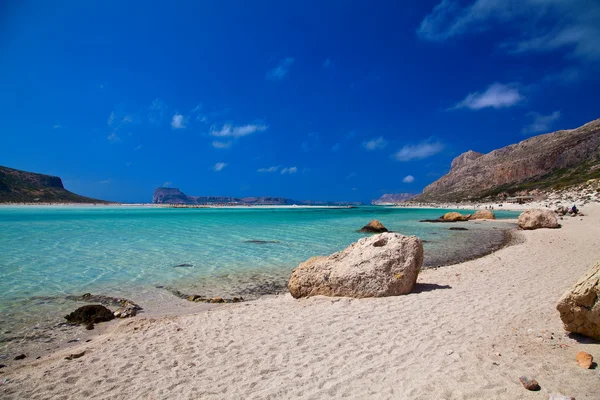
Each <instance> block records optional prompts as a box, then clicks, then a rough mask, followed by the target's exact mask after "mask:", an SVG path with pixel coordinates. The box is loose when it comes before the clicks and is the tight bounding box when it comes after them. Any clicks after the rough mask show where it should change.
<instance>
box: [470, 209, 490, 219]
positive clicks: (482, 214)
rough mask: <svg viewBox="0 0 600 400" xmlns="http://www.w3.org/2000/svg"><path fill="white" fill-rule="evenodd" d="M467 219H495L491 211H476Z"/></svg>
mask: <svg viewBox="0 0 600 400" xmlns="http://www.w3.org/2000/svg"><path fill="white" fill-rule="evenodd" d="M469 219H496V215H495V214H494V213H493V211H491V210H477V211H475V213H474V214H473V215H471V218H469Z"/></svg>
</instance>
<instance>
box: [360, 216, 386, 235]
mask: <svg viewBox="0 0 600 400" xmlns="http://www.w3.org/2000/svg"><path fill="white" fill-rule="evenodd" d="M387 231H388V230H387V228H386V227H385V226H383V224H382V223H381V222H379V221H377V220H376V219H374V220H373V221H371V222H369V223H368V224H367V225H365V226H363V227H362V228H360V231H359V232H364V233H383V232H387Z"/></svg>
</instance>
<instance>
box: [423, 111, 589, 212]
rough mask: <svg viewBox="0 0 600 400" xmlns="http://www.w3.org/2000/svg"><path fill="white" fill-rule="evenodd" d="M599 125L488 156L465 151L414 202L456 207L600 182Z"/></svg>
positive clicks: (537, 138)
mask: <svg viewBox="0 0 600 400" xmlns="http://www.w3.org/2000/svg"><path fill="white" fill-rule="evenodd" d="M599 149H600V119H598V120H595V121H592V122H590V123H588V124H586V125H584V126H582V127H580V128H577V129H574V130H563V131H557V132H553V133H548V134H544V135H539V136H535V137H532V138H530V139H527V140H524V141H522V142H520V143H517V144H513V145H510V146H507V147H503V148H501V149H498V150H494V151H492V152H491V153H488V154H481V153H476V152H473V151H468V152H466V153H464V154H461V155H460V156H458V157H456V158H455V159H454V161H452V168H451V170H450V172H449V173H448V174H446V175H445V176H443V177H442V178H440V179H438V180H437V181H435V182H433V183H432V184H430V185H429V186H427V187H426V188H425V189H423V193H422V194H420V195H419V196H417V197H416V198H415V199H413V200H414V201H419V202H444V201H449V202H456V201H462V200H468V199H479V198H483V197H488V196H494V195H496V194H498V193H500V192H507V193H515V192H517V191H520V190H529V189H534V188H540V189H549V188H556V187H564V186H569V185H576V184H579V183H582V182H586V181H587V180H588V179H593V178H598V177H600V151H599Z"/></svg>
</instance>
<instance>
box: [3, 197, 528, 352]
mask: <svg viewBox="0 0 600 400" xmlns="http://www.w3.org/2000/svg"><path fill="white" fill-rule="evenodd" d="M461 212H463V213H466V211H465V210H462V211H461ZM443 213H444V211H443V210H438V209H408V208H392V207H358V208H348V209H327V208H285V209H281V208H266V209H263V208H234V209H232V208H225V209H215V208H203V209H173V208H149V207H140V208H136V207H2V208H0V315H1V317H0V325H1V326H2V328H0V345H1V344H2V343H1V341H2V340H3V337H6V336H7V335H8V336H10V335H14V334H15V332H23V330H24V329H25V330H27V329H28V327H31V326H34V325H39V324H40V323H42V322H41V321H55V322H59V321H60V320H61V318H62V315H63V312H64V310H65V309H69V308H71V309H72V308H73V307H74V306H75V304H74V303H72V302H69V301H67V300H64V297H65V296H66V295H71V294H82V293H86V292H91V293H96V294H105V295H114V296H122V297H126V298H133V299H135V300H136V301H142V303H143V299H144V297H145V296H151V295H152V294H153V293H154V294H155V293H156V292H157V291H164V289H157V286H163V287H167V288H174V289H178V290H181V291H182V292H184V293H194V294H203V295H207V296H233V295H237V294H243V295H245V297H248V296H249V297H252V296H253V295H254V294H256V293H253V290H254V289H256V290H254V291H255V292H261V291H265V290H266V291H268V290H269V288H270V287H276V286H277V285H278V284H279V285H281V284H282V283H285V279H286V278H287V277H288V276H289V273H290V271H291V270H292V269H293V268H294V267H296V266H297V265H298V263H299V262H302V261H304V260H306V259H307V258H309V257H312V256H315V255H326V254H330V253H333V252H335V251H338V250H341V249H343V248H344V247H346V246H347V245H349V244H350V243H352V242H354V241H356V240H358V239H359V238H361V237H363V236H365V234H361V233H357V232H356V230H357V229H360V228H361V227H362V226H363V225H365V224H366V223H367V222H369V221H370V220H372V219H378V220H380V221H381V222H382V223H383V224H384V225H385V226H386V227H387V228H388V229H390V230H392V231H396V232H400V233H402V234H405V235H417V236H419V237H420V238H421V239H423V240H424V241H425V243H424V247H425V265H426V266H436V265H442V264H447V263H448V262H452V261H456V260H457V259H460V258H461V257H463V258H464V257H465V254H466V256H467V258H468V255H469V251H468V250H472V249H474V248H475V249H478V251H481V250H485V248H486V246H491V247H493V246H497V245H498V244H499V243H500V242H501V241H502V240H503V236H504V234H503V232H502V231H501V230H500V229H498V228H499V226H500V225H499V224H497V223H493V222H474V221H471V222H468V223H462V224H461V225H460V226H464V227H467V228H468V229H469V230H468V231H450V230H449V229H448V228H449V227H450V226H452V225H455V224H430V223H420V222H418V221H419V220H421V219H433V218H437V217H439V216H440V215H441V214H443ZM517 215H518V213H516V212H502V211H500V212H497V217H499V218H515V217H516V216H517ZM494 228H496V229H494ZM465 252H466V253H465ZM476 255H477V254H473V256H476ZM140 299H141V300H140ZM141 305H142V306H143V304H141ZM7 332H8V333H7Z"/></svg>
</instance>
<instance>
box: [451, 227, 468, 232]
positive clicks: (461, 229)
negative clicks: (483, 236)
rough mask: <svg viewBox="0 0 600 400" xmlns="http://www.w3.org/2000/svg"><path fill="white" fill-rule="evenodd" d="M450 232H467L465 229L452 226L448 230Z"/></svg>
mask: <svg viewBox="0 0 600 400" xmlns="http://www.w3.org/2000/svg"><path fill="white" fill-rule="evenodd" d="M450 230H451V231H468V229H467V228H461V227H459V226H453V227H452V228H450Z"/></svg>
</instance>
